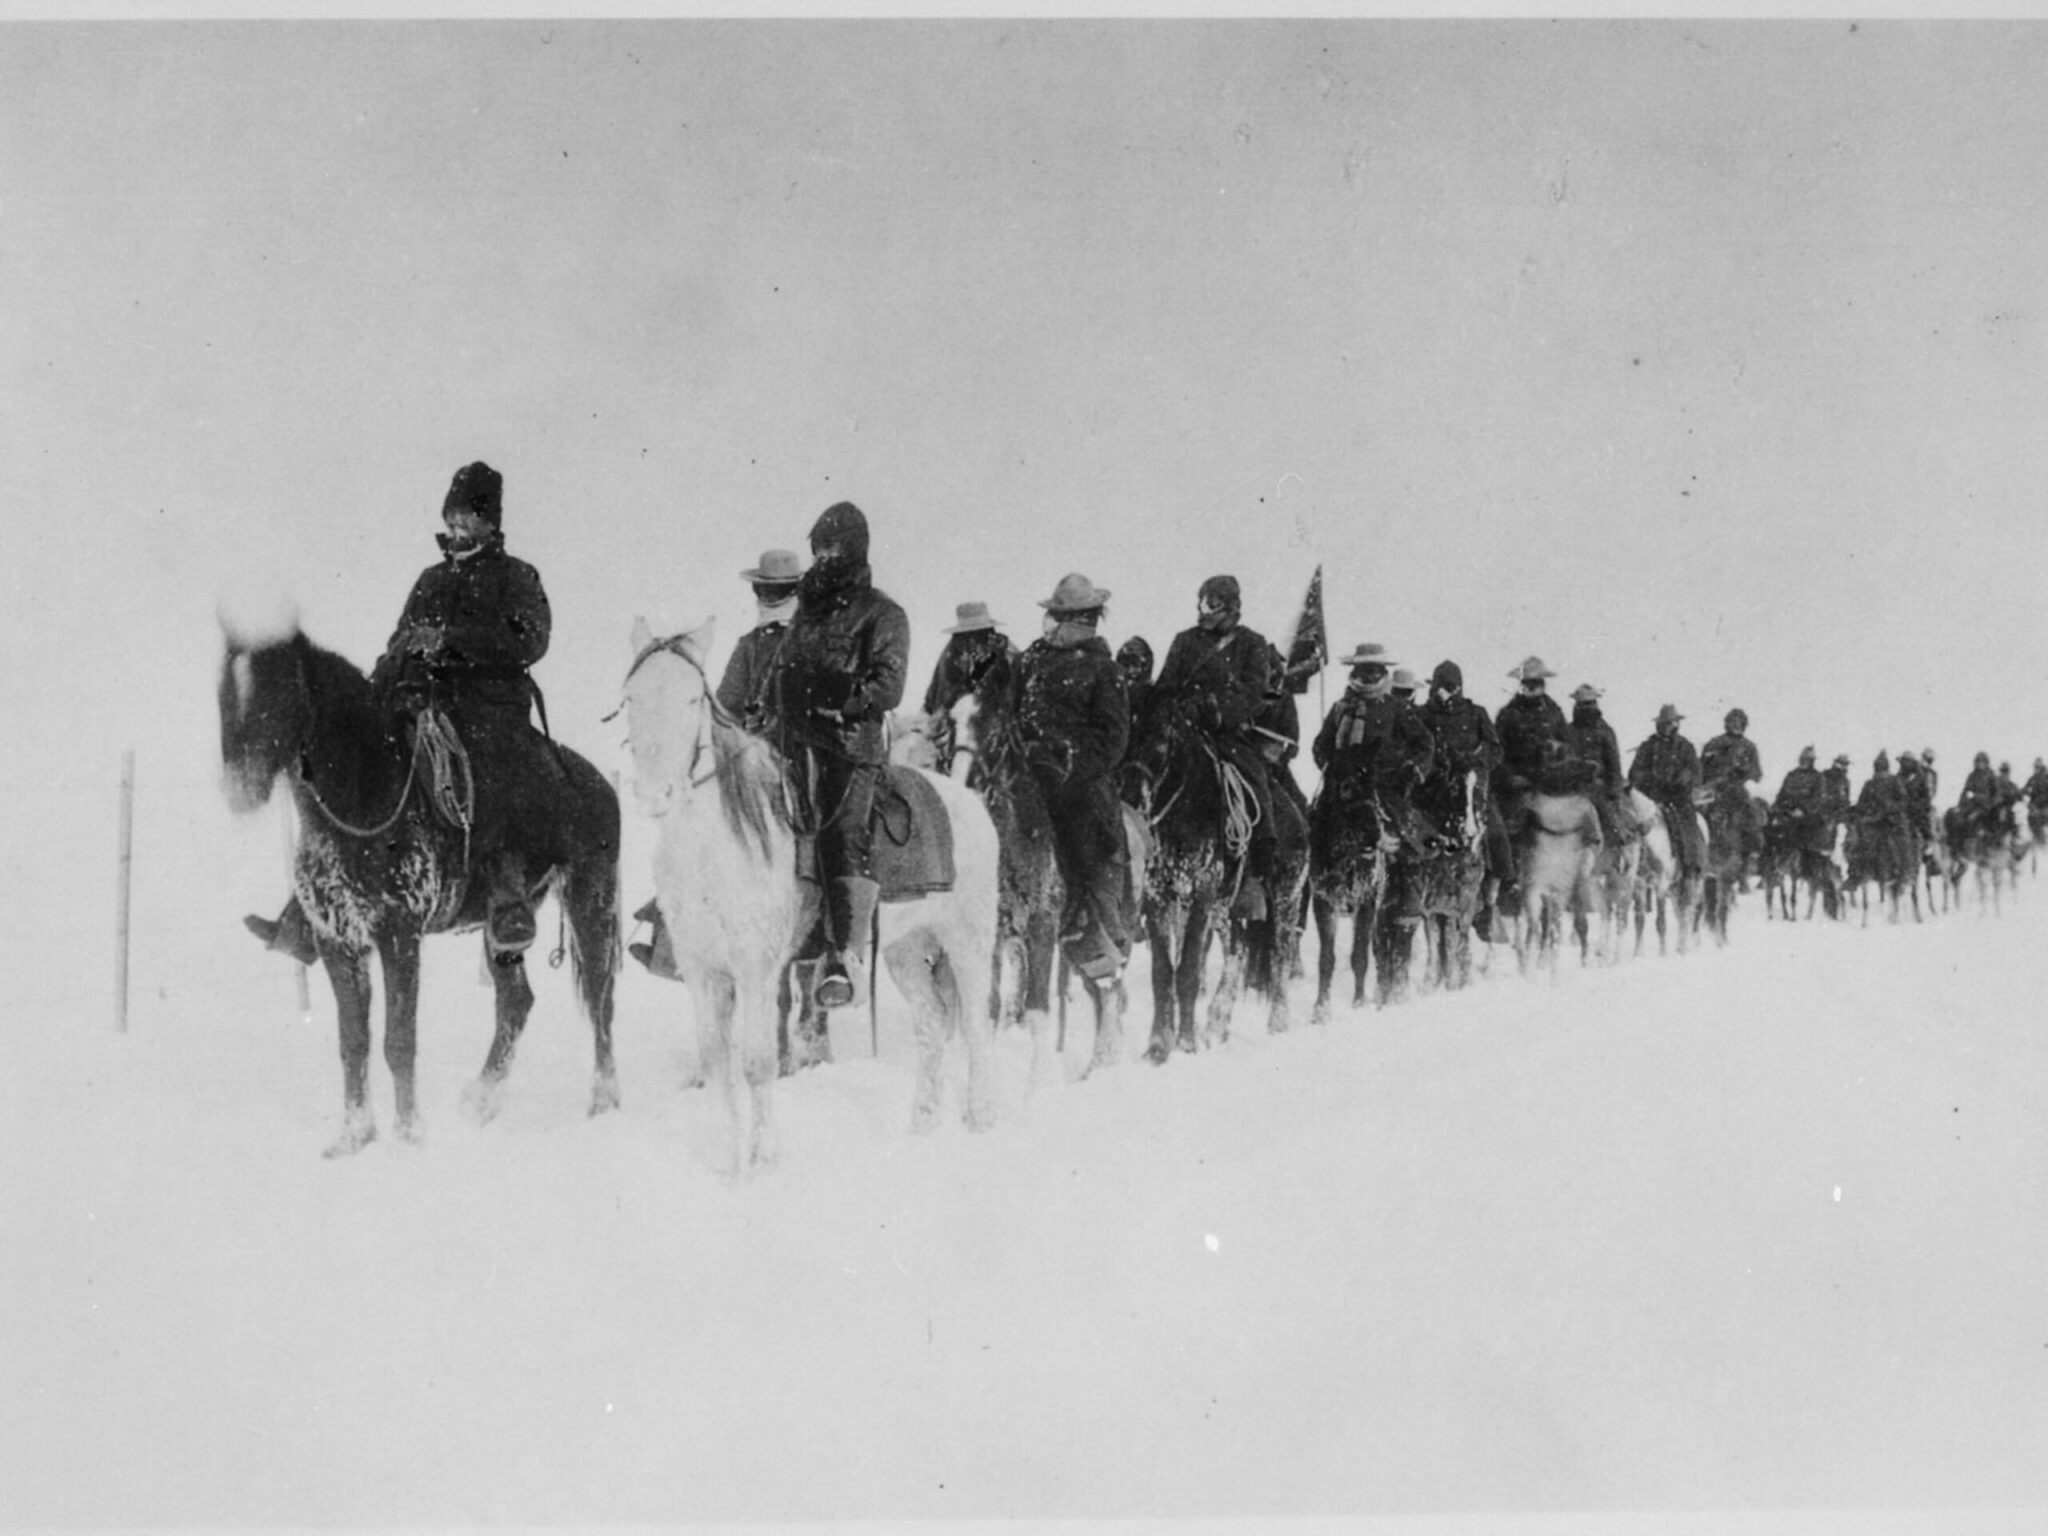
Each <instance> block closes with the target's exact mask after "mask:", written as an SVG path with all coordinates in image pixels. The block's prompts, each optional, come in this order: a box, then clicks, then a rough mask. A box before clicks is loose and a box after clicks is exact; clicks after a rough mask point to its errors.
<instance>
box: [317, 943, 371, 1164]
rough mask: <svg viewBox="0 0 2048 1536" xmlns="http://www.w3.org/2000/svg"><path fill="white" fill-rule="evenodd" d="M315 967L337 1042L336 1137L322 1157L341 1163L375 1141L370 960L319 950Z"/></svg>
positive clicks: (363, 955) (340, 951)
mask: <svg viewBox="0 0 2048 1536" xmlns="http://www.w3.org/2000/svg"><path fill="white" fill-rule="evenodd" d="M320 959H321V963H322V964H323V965H324V966H325V967H326V970H327V981H328V984H329V985H330V986H332V987H333V988H334V1014H335V1024H336V1026H337V1029H338V1032H339V1034H340V1036H341V1134H340V1135H339V1136H337V1137H336V1138H335V1139H334V1141H333V1143H332V1144H331V1145H329V1146H328V1148H327V1151H326V1153H325V1155H326V1156H328V1157H346V1156H347V1155H348V1154H349V1153H351V1152H358V1151H361V1150H362V1149H363V1148H364V1147H366V1146H368V1145H369V1144H370V1143H371V1142H373V1141H375V1140H376V1139H377V1117H376V1115H375V1114H374V1113H373V1112H372V1111H371V1109H370V1098H369V1079H370V957H369V955H368V954H366V953H364V954H352V953H349V952H346V951H343V950H339V949H330V948H329V947H328V945H327V944H326V943H325V942H324V941H323V942H322V943H321V945H320Z"/></svg>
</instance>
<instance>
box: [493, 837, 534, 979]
mask: <svg viewBox="0 0 2048 1536" xmlns="http://www.w3.org/2000/svg"><path fill="white" fill-rule="evenodd" d="M537 933H538V928H537V926H536V925H535V923H534V920H533V898H532V897H531V896H530V895H529V894H528V892H527V889H526V880H525V878H524V875H523V873H522V872H521V871H520V870H519V868H518V867H517V866H516V864H515V863H514V861H513V860H512V859H511V858H510V856H506V857H504V858H501V859H500V860H499V861H498V867H497V868H495V869H494V870H492V872H491V893H490V896H489V898H488V899H487V900H486V902H485V904H484V940H485V943H486V944H487V945H488V947H489V949H490V951H491V958H492V959H493V960H502V959H504V958H505V957H506V956H507V955H521V954H524V953H525V952H526V951H527V950H528V949H530V948H532V947H533V941H534V939H535V937H536V936H537Z"/></svg>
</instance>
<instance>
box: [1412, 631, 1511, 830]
mask: <svg viewBox="0 0 2048 1536" xmlns="http://www.w3.org/2000/svg"><path fill="white" fill-rule="evenodd" d="M1416 715H1417V717H1418V718H1419V719H1420V720H1421V721H1422V725H1423V728H1424V729H1425V730H1427V731H1428V732H1429V739H1430V746H1431V748H1432V756H1431V766H1430V772H1429V774H1428V776H1427V777H1425V778H1424V779H1423V781H1422V783H1421V785H1420V786H1419V787H1418V788H1417V789H1416V791H1415V808H1416V809H1417V810H1418V811H1420V812H1422V814H1423V815H1424V816H1426V817H1428V818H1429V820H1430V821H1431V822H1432V823H1434V824H1435V825H1436V826H1437V827H1438V828H1439V829H1440V830H1441V831H1442V832H1443V833H1444V835H1445V836H1447V837H1451V838H1453V839H1462V837H1463V836H1464V833H1463V831H1462V828H1463V826H1464V822H1465V819H1466V816H1467V815H1468V814H1469V815H1470V816H1471V818H1472V820H1473V823H1474V824H1475V825H1476V826H1477V828H1478V829H1479V832H1480V835H1481V837H1482V838H1484V837H1485V836H1486V834H1487V832H1488V830H1489V829H1490V827H1491V826H1492V824H1493V823H1494V822H1495V821H1496V820H1497V819H1498V818H1497V816H1496V813H1495V812H1494V808H1493V793H1492V790H1493V785H1492V779H1493V770H1494V768H1495V766H1496V765H1497V764H1498V763H1499V762H1500V756H1501V752H1500V736H1499V734H1498V733H1497V732H1496V731H1495V730H1494V728H1493V719H1492V717H1491V716H1490V715H1488V714H1487V713H1486V711H1485V710H1484V709H1482V708H1481V707H1480V706H1479V705H1477V704H1475V703H1473V702H1472V701H1471V700H1470V699H1468V698H1466V697H1465V674H1464V672H1463V671H1462V670H1461V669H1460V668H1459V666H1458V664H1457V663H1456V662H1455V661H1440V662H1438V663H1437V665H1436V670H1435V671H1434V672H1432V673H1430V675H1429V697H1428V699H1427V700H1426V701H1425V702H1424V703H1423V704H1421V705H1419V706H1418V707H1417V709H1416ZM1468 773H1469V774H1472V775H1475V777H1474V779H1473V782H1472V789H1471V796H1470V800H1471V803H1470V805H1469V806H1468V805H1467V803H1466V799H1467V797H1466V792H1465V776H1466V775H1467V774H1468Z"/></svg>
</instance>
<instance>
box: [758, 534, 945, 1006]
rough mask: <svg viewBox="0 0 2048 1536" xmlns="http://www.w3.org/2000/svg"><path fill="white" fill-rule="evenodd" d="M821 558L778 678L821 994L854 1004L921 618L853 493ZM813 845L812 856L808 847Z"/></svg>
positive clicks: (781, 737)
mask: <svg viewBox="0 0 2048 1536" xmlns="http://www.w3.org/2000/svg"><path fill="white" fill-rule="evenodd" d="M810 544H811V568H810V569H809V570H808V571H806V572H804V575H803V579H802V580H801V581H800V582H799V583H798V585H797V609H796V615H795V617H794V618H792V619H791V620H790V621H789V629H788V631H787V633H785V634H784V636H783V639H782V650H781V654H780V656H779V657H778V658H777V661H776V665H775V669H774V674H773V677H772V678H771V681H770V684H769V690H770V696H771V697H772V698H773V700H774V710H775V726H774V728H775V734H776V737H777V738H778V741H777V744H778V745H779V746H780V748H781V750H782V757H783V767H784V772H785V773H786V774H787V775H788V780H789V786H790V790H791V799H792V802H793V805H794V807H795V809H796V812H797V824H798V827H799V828H800V830H801V831H802V832H803V833H804V834H806V836H805V837H804V838H803V839H802V842H803V845H804V846H803V848H802V849H800V852H799V856H798V857H799V873H800V874H802V875H803V876H804V877H805V878H806V879H810V880H813V881H815V882H816V883H817V885H818V887H819V896H820V900H821V902H822V910H823V915H824V919H825V936H826V943H827V946H828V951H827V954H826V956H825V960H824V965H823V968H822V970H821V972H820V975H819V979H818V985H817V992H816V1000H817V1003H818V1006H819V1007H821V1008H843V1007H845V1006H846V1005H847V1004H849V1003H851V1002H852V1001H853V1000H854V996H855V976H856V974H858V973H864V972H865V968H866V966H867V964H868V962H869V960H870V958H871V956H870V953H869V951H870V947H871V939H872V934H873V926H874V917H875V904H876V902H877V900H878V899H879V897H880V893H881V888H880V887H879V886H878V885H877V884H876V882H875V878H874V865H873V853H874V837H875V828H874V809H875V796H876V793H877V791H878V790H879V788H880V786H881V781H882V771H883V766H884V763H885V762H886V759H887V747H886V744H885V743H884V741H883V731H882V727H883V724H884V722H885V721H886V720H887V719H888V716H889V711H890V710H892V709H894V708H895V707H896V706H897V705H898V704H899V703H901V702H902V699H903V679H904V675H905V673H906V671H907V670H908V667H909V662H910V621H909V619H908V618H906V617H905V615H904V612H903V610H902V608H900V607H898V606H897V604H896V602H895V601H894V600H893V599H892V598H889V597H887V596H885V595H884V594H883V593H882V592H880V591H878V590H877V589H876V587H875V584H874V575H873V572H872V570H871V569H870V567H869V565H868V523H867V517H866V516H865V514H863V513H862V512H861V510H860V508H859V507H857V506H855V505H854V504H853V503H852V502H850V501H841V502H836V503H834V504H833V505H832V506H830V507H827V508H826V509H825V510H824V512H822V513H821V514H820V515H819V517H818V520H817V522H816V523H815V524H813V525H812V528H811V534H810ZM807 854H808V857H806V855H807Z"/></svg>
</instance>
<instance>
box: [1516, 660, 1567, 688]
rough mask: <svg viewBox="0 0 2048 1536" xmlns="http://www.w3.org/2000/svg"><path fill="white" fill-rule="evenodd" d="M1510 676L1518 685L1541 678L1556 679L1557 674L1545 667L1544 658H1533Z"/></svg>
mask: <svg viewBox="0 0 2048 1536" xmlns="http://www.w3.org/2000/svg"><path fill="white" fill-rule="evenodd" d="M1508 676H1509V677H1512V678H1513V679H1514V680H1515V681H1516V682H1518V683H1526V682H1529V681H1531V680H1532V679H1535V678H1539V677H1555V676H1557V674H1556V673H1555V672H1553V671H1551V670H1550V668H1548V667H1546V666H1545V665H1543V658H1542V657H1541V656H1531V657H1530V658H1529V659H1528V660H1527V661H1525V662H1523V663H1522V664H1521V665H1520V666H1519V667H1517V668H1515V670H1514V671H1512V672H1510V673H1509V674H1508Z"/></svg>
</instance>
